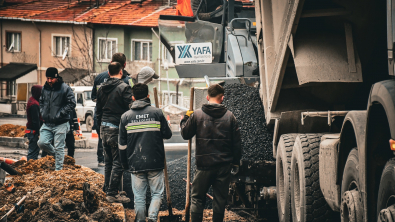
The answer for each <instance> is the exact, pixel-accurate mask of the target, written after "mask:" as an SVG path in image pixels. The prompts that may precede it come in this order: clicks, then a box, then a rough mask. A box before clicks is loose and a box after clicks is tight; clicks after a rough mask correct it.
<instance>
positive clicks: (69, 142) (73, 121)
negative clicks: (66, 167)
mask: <svg viewBox="0 0 395 222" xmlns="http://www.w3.org/2000/svg"><path fill="white" fill-rule="evenodd" d="M69 124H70V130H69V132H67V135H66V147H67V155H68V156H71V157H73V158H74V151H75V138H74V131H77V130H79V128H80V127H79V124H78V118H77V113H76V112H75V109H73V110H72V111H71V113H70V120H69Z"/></svg>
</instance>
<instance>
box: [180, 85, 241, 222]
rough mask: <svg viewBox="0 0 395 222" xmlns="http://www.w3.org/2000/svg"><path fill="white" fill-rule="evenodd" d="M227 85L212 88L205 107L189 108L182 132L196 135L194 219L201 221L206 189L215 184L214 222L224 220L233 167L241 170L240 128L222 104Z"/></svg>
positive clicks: (192, 194)
mask: <svg viewBox="0 0 395 222" xmlns="http://www.w3.org/2000/svg"><path fill="white" fill-rule="evenodd" d="M223 99H224V89H223V88H222V87H221V86H220V85H218V84H215V85H212V86H210V87H209V88H208V95H207V100H208V101H209V104H204V105H203V106H202V109H198V110H196V111H195V112H194V113H193V111H188V112H187V115H185V117H184V118H183V119H182V120H181V135H182V137H183V138H184V139H186V140H189V139H192V137H193V136H195V135H196V152H195V155H196V166H197V170H196V171H195V177H194V179H193V183H192V192H191V198H192V201H191V203H192V204H191V219H192V222H201V221H202V219H203V209H204V205H205V200H206V193H207V192H208V189H209V188H210V186H212V187H213V194H214V195H213V196H214V200H213V222H219V221H221V222H222V221H223V218H224V211H225V205H226V201H227V197H228V190H229V189H228V187H229V183H230V176H231V168H232V166H233V168H234V169H233V172H235V173H237V171H238V166H239V164H240V158H241V139H240V130H239V127H238V124H237V121H236V118H235V116H234V115H233V114H232V112H230V111H229V110H227V109H226V107H225V106H224V105H222V104H221V103H222V101H223Z"/></svg>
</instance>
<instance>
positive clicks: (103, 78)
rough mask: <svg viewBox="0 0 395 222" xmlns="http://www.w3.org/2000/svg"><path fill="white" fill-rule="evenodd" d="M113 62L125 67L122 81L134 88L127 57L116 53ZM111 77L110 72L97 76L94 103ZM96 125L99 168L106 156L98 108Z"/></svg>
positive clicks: (93, 92) (95, 116)
mask: <svg viewBox="0 0 395 222" xmlns="http://www.w3.org/2000/svg"><path fill="white" fill-rule="evenodd" d="M111 62H119V63H120V64H122V65H123V68H122V77H121V80H122V81H123V82H125V83H126V84H129V85H130V87H132V86H133V82H132V78H130V76H129V73H128V72H127V71H126V70H125V66H126V56H125V54H123V53H115V54H114V55H113V56H112V59H111ZM109 78H110V76H109V74H108V71H104V72H102V73H100V74H99V75H97V76H96V78H95V81H94V82H93V88H92V95H91V98H92V101H94V102H96V100H97V91H98V90H99V88H100V86H101V85H102V84H103V83H104V82H106V81H107V79H109ZM93 119H94V125H93V129H96V131H97V134H98V135H99V142H98V144H97V161H98V165H99V166H104V156H103V141H102V139H101V137H100V127H98V126H97V115H96V107H95V114H94V117H93Z"/></svg>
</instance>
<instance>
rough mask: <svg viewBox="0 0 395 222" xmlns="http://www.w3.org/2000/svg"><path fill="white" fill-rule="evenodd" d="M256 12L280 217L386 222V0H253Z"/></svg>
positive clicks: (393, 164) (392, 195)
mask: <svg viewBox="0 0 395 222" xmlns="http://www.w3.org/2000/svg"><path fill="white" fill-rule="evenodd" d="M255 18H256V37H257V48H258V58H259V60H258V63H259V71H260V72H259V73H260V94H261V99H262V101H263V104H264V109H265V115H266V121H267V123H268V124H271V125H272V126H273V127H274V137H273V149H274V152H273V153H274V156H275V158H276V187H277V206H278V215H279V219H280V221H298V222H299V221H301V222H304V221H336V219H340V218H341V221H353V222H354V221H355V222H360V221H370V222H372V221H394V220H395V205H394V204H395V170H394V169H395V158H394V157H395V155H394V154H395V153H394V151H395V141H394V139H395V112H394V111H395V80H394V51H393V47H394V42H395V1H393V0H387V1H372V0H361V1H337V0H323V1H312V0H255ZM337 212H339V213H340V215H339V213H337Z"/></svg>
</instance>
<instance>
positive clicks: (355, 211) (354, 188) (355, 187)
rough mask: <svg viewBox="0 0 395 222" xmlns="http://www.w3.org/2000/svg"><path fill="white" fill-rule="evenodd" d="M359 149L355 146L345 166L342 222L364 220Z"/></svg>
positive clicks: (342, 187) (342, 192) (342, 188)
mask: <svg viewBox="0 0 395 222" xmlns="http://www.w3.org/2000/svg"><path fill="white" fill-rule="evenodd" d="M358 169H359V158H358V150H357V149H356V148H353V149H352V150H351V152H350V153H349V154H348V157H347V161H346V165H345V166H344V171H343V179H342V186H341V204H340V215H341V221H342V222H346V221H347V222H362V220H363V219H362V215H363V207H362V202H361V201H360V200H361V197H360V193H359V184H360V183H359V170H358Z"/></svg>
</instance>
